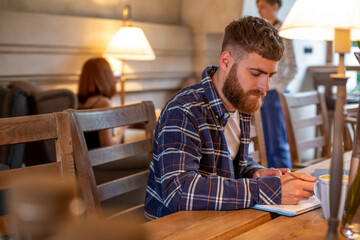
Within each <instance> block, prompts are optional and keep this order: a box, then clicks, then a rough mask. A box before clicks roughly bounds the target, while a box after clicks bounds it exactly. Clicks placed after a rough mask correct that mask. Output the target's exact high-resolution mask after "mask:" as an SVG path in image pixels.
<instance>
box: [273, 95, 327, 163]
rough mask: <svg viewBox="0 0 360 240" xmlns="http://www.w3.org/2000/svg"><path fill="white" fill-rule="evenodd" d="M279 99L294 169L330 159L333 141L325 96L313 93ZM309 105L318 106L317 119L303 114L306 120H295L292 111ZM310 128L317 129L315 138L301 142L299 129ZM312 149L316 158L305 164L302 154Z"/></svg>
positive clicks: (301, 118)
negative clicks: (298, 134)
mask: <svg viewBox="0 0 360 240" xmlns="http://www.w3.org/2000/svg"><path fill="white" fill-rule="evenodd" d="M279 97H280V102H281V108H282V112H283V115H284V120H285V125H286V133H287V137H288V142H289V146H290V154H291V159H292V163H293V167H294V168H299V167H305V166H308V165H311V164H313V163H316V162H319V161H322V160H325V159H327V158H329V157H330V156H331V140H330V129H329V120H328V113H327V108H326V103H325V97H324V94H322V93H319V92H316V91H311V92H302V93H297V94H293V95H284V94H280V95H279ZM309 105H316V106H317V110H316V116H315V117H308V116H307V115H309V114H308V113H305V114H302V116H304V117H306V118H304V117H300V118H294V117H293V116H292V113H293V112H292V111H294V110H295V109H296V108H299V107H304V106H309ZM310 126H314V127H316V134H315V137H314V138H311V139H307V140H302V141H300V140H299V138H298V137H297V133H298V132H299V129H302V128H305V127H310ZM312 148H313V149H315V156H314V158H312V159H310V160H308V161H306V162H303V161H302V160H301V158H300V153H302V152H304V151H305V150H308V149H312Z"/></svg>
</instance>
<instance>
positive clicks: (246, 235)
mask: <svg viewBox="0 0 360 240" xmlns="http://www.w3.org/2000/svg"><path fill="white" fill-rule="evenodd" d="M350 158H351V152H347V153H345V155H344V169H346V168H347V169H348V168H349V165H350ZM329 166H330V160H326V161H323V162H320V163H317V164H314V165H312V166H309V167H307V168H303V169H301V170H299V171H298V172H306V173H308V174H311V173H312V172H314V170H315V169H325V168H329ZM143 226H144V227H145V229H146V231H147V233H148V236H149V240H156V239H188V238H190V237H191V238H192V239H237V240H238V239H251V240H252V239H271V240H273V239H316V240H318V239H322V238H324V237H325V235H326V233H327V221H326V220H325V219H324V218H323V213H322V209H321V208H319V209H316V210H313V211H310V212H307V213H304V214H301V215H298V216H295V217H286V216H278V215H275V214H271V213H269V212H263V211H258V210H253V209H243V210H237V211H180V212H177V213H173V214H170V215H168V216H165V217H162V218H159V219H156V220H153V221H150V222H147V223H145V224H143ZM343 239H346V238H343Z"/></svg>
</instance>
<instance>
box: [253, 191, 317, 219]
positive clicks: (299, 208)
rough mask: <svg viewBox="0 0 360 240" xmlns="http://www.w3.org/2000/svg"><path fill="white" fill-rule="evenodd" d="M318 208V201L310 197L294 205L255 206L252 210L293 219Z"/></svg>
mask: <svg viewBox="0 0 360 240" xmlns="http://www.w3.org/2000/svg"><path fill="white" fill-rule="evenodd" d="M319 207H320V200H319V199H318V198H317V197H315V196H312V197H310V198H309V199H308V200H303V201H300V202H299V203H298V204H296V205H259V204H256V205H255V206H254V207H252V208H253V209H257V210H262V211H268V212H275V213H277V214H280V215H284V216H288V217H293V216H296V215H299V214H302V213H305V212H308V211H310V210H313V209H316V208H319Z"/></svg>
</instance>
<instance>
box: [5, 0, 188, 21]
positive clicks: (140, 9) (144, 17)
mask: <svg viewBox="0 0 360 240" xmlns="http://www.w3.org/2000/svg"><path fill="white" fill-rule="evenodd" d="M126 4H130V5H131V6H132V15H133V19H134V20H135V21H141V22H151V23H163V24H180V6H181V0H1V1H0V10H10V11H21V12H32V13H48V14H58V15H70V16H83V17H96V18H110V19H122V9H123V8H124V7H125V5H126Z"/></svg>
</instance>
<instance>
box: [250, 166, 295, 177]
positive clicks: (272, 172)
mask: <svg viewBox="0 0 360 240" xmlns="http://www.w3.org/2000/svg"><path fill="white" fill-rule="evenodd" d="M287 170H289V169H288V168H263V169H259V170H257V171H256V172H254V174H253V178H258V177H271V176H282V175H284V174H285V173H286V172H287Z"/></svg>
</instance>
